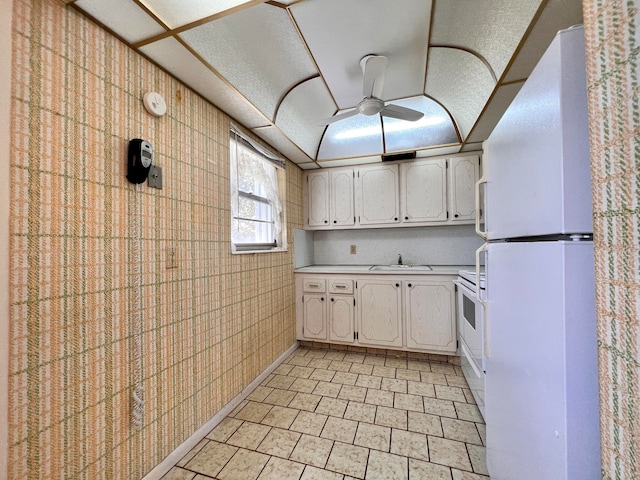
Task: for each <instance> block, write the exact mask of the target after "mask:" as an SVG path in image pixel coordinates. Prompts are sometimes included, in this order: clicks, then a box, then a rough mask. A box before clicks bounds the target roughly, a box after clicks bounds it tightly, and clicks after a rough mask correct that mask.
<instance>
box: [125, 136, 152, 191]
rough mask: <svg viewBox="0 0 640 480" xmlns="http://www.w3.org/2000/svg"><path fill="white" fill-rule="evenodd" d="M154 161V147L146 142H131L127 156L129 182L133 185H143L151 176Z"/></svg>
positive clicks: (136, 139)
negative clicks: (150, 171)
mask: <svg viewBox="0 0 640 480" xmlns="http://www.w3.org/2000/svg"><path fill="white" fill-rule="evenodd" d="M152 161H153V147H152V146H151V144H150V143H149V142H147V141H146V140H142V139H141V138H134V139H132V140H131V141H129V154H128V155H127V180H129V181H130V182H131V183H142V182H144V181H145V180H146V179H147V177H148V176H149V170H150V169H151V162H152Z"/></svg>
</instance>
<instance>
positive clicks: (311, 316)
mask: <svg viewBox="0 0 640 480" xmlns="http://www.w3.org/2000/svg"><path fill="white" fill-rule="evenodd" d="M325 300H326V295H325V294H324V293H305V295H304V298H303V299H302V305H303V311H304V314H303V319H304V320H303V321H304V324H303V330H302V334H303V336H304V337H305V338H312V339H315V340H326V339H327V322H326V318H327V302H326V301H325Z"/></svg>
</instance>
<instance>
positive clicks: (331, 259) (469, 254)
mask: <svg viewBox="0 0 640 480" xmlns="http://www.w3.org/2000/svg"><path fill="white" fill-rule="evenodd" d="M312 233H313V235H314V239H313V249H314V252H313V258H314V263H315V264H318V265H325V264H336V265H365V264H381V265H384V264H392V263H396V262H397V261H398V255H399V254H401V255H402V260H403V262H404V263H406V264H408V263H415V264H429V265H473V264H474V263H475V251H476V249H477V248H478V247H480V245H482V239H481V238H480V237H479V236H478V235H476V232H475V229H474V227H473V225H460V226H443V227H416V228H397V229H396V228H383V229H382V228H381V229H371V230H337V231H316V232H312ZM352 245H355V250H356V253H355V254H351V253H350V252H351V248H352V247H351V246H352ZM296 257H297V255H296Z"/></svg>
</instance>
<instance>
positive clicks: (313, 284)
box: [307, 283, 320, 288]
mask: <svg viewBox="0 0 640 480" xmlns="http://www.w3.org/2000/svg"><path fill="white" fill-rule="evenodd" d="M307 287H309V288H320V284H319V283H307Z"/></svg>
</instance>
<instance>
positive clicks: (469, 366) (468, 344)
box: [455, 270, 486, 416]
mask: <svg viewBox="0 0 640 480" xmlns="http://www.w3.org/2000/svg"><path fill="white" fill-rule="evenodd" d="M485 283H486V278H485V273H484V271H482V270H481V271H480V279H478V275H477V273H476V271H475V270H460V271H459V272H458V279H457V280H456V281H455V284H456V285H457V287H458V289H457V290H458V293H457V296H458V331H459V334H460V335H459V336H460V357H461V364H462V373H463V374H464V377H465V379H466V380H467V383H468V384H469V388H470V389H471V393H472V394H473V397H474V399H475V401H476V403H477V405H478V408H479V409H480V412H481V413H482V415H483V416H484V385H485V370H484V350H485V344H484V342H485V335H484V306H483V304H482V302H481V301H480V299H481V298H485V296H484V293H485Z"/></svg>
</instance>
